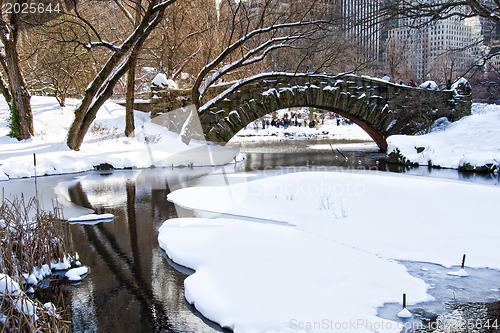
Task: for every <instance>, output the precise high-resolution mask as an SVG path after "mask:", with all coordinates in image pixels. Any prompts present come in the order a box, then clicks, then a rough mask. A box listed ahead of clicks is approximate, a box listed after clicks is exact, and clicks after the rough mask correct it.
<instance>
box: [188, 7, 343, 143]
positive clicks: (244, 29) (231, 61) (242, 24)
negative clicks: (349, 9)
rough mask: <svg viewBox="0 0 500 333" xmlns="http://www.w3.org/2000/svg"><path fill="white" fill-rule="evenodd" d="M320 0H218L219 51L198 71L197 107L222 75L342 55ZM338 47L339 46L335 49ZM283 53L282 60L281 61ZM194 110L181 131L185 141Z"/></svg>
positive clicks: (291, 67)
mask: <svg viewBox="0 0 500 333" xmlns="http://www.w3.org/2000/svg"><path fill="white" fill-rule="evenodd" d="M321 6H324V3H322V2H321V1H315V0H313V1H280V0H263V1H257V2H253V1H233V0H225V1H222V3H221V5H220V7H219V25H220V27H221V28H222V29H223V30H225V31H226V32H225V34H224V36H223V38H222V39H221V40H220V41H219V43H220V44H221V45H223V46H222V47H221V49H220V51H218V52H215V53H213V55H212V56H211V57H210V58H209V59H208V61H207V63H206V65H205V66H203V68H201V70H200V71H199V73H198V75H197V77H196V80H195V82H194V84H193V87H192V99H193V102H194V104H195V106H196V109H199V108H200V106H201V105H203V103H204V101H206V93H207V90H208V89H209V88H210V87H212V86H214V85H217V84H218V83H220V82H222V81H223V80H224V81H233V80H239V81H241V80H243V79H246V78H249V77H251V76H252V75H256V74H259V73H263V72H268V71H291V72H299V71H310V72H318V71H321V70H324V69H325V68H327V67H328V66H332V64H333V63H335V62H336V61H338V59H339V58H340V57H338V54H335V53H336V52H332V50H335V47H333V45H332V43H330V44H328V43H327V42H326V41H327V40H328V41H330V42H332V41H335V40H336V39H335V37H334V36H335V35H336V34H337V33H338V30H337V27H336V21H335V20H334V19H333V18H332V17H331V16H330V17H329V16H326V15H325V14H327V13H329V12H328V11H325V10H322V7H321ZM339 49H340V48H337V50H339ZM283 59H285V60H286V61H282V60H283ZM194 119H195V115H194V114H193V112H191V114H190V115H189V117H188V120H187V121H186V123H185V124H184V126H183V129H182V131H181V137H182V140H183V141H184V142H185V143H188V142H189V140H190V138H191V135H192V133H191V132H192V124H193V123H192V122H193V120H194Z"/></svg>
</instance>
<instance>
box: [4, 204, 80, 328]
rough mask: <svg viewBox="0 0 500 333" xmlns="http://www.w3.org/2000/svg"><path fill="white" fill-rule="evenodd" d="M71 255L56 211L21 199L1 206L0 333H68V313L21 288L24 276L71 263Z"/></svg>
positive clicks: (68, 239) (66, 233)
mask: <svg viewBox="0 0 500 333" xmlns="http://www.w3.org/2000/svg"><path fill="white" fill-rule="evenodd" d="M75 260H76V254H75V252H74V249H73V243H72V238H71V234H70V231H69V226H68V224H67V223H65V222H64V221H63V216H62V211H61V208H60V207H58V206H53V208H52V210H50V211H45V210H41V209H40V204H39V202H38V201H37V200H36V199H33V198H31V199H29V200H27V201H26V200H25V199H24V197H23V196H21V197H15V198H14V199H12V200H8V199H6V198H5V197H2V202H1V204H0V272H1V273H0V317H1V318H0V332H71V322H69V321H67V320H65V319H63V318H69V316H70V314H69V313H70V312H69V309H67V308H64V306H63V307H62V308H63V310H56V309H55V306H53V305H52V303H45V304H42V303H41V302H40V301H37V300H33V299H31V298H29V297H28V296H27V295H26V294H25V293H24V291H23V290H22V288H23V286H25V285H27V282H28V278H29V275H30V274H32V273H35V271H38V272H40V271H42V270H43V269H42V268H43V267H44V266H45V267H46V268H47V269H49V272H50V266H51V264H52V263H58V262H62V261H69V262H74V261H75Z"/></svg>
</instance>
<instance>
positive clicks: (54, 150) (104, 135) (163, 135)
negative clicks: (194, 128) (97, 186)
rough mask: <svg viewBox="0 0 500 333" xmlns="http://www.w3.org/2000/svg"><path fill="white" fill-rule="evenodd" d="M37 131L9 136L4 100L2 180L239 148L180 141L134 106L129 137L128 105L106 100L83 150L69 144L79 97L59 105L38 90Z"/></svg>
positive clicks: (218, 159)
mask: <svg viewBox="0 0 500 333" xmlns="http://www.w3.org/2000/svg"><path fill="white" fill-rule="evenodd" d="M31 102H32V109H33V119H34V129H35V135H34V137H33V138H32V139H29V140H23V141H17V140H16V139H13V138H10V137H8V136H7V134H8V133H9V128H8V126H7V125H8V122H7V119H8V117H9V111H8V107H7V104H6V103H5V101H4V99H3V98H1V101H0V161H1V165H0V180H6V179H12V178H22V177H32V176H34V175H35V170H34V166H33V154H34V153H35V154H36V160H37V170H36V173H37V175H39V176H41V175H54V174H64V173H75V172H82V171H87V170H92V169H94V168H95V167H96V166H99V165H102V164H109V165H111V166H113V167H114V168H128V167H135V168H147V167H150V166H152V165H154V166H157V167H162V166H172V165H174V166H177V165H195V166H197V165H208V164H211V163H212V162H213V163H214V164H225V163H228V162H231V161H232V160H233V158H234V157H235V156H236V154H237V153H236V152H235V151H232V150H229V149H225V148H223V147H220V146H211V147H209V148H208V147H207V146H206V144H205V143H202V142H197V141H195V140H192V141H191V143H190V144H189V146H187V145H185V144H184V143H182V141H181V140H180V139H179V138H178V134H176V133H173V132H169V131H168V130H167V129H166V128H164V127H162V126H158V125H156V124H152V123H151V122H150V119H149V115H148V114H145V113H142V112H135V114H134V117H135V125H136V131H135V137H133V138H128V137H125V136H124V134H123V132H124V128H125V108H124V107H122V106H119V105H117V104H115V103H113V102H111V101H108V102H106V103H105V104H104V105H103V106H102V107H101V109H100V110H99V112H98V113H97V118H96V120H95V121H94V124H93V125H92V126H91V128H90V129H89V132H88V133H87V135H86V137H85V140H84V142H83V144H82V147H81V149H80V151H72V150H70V149H69V148H68V147H67V146H66V135H67V132H68V129H69V127H70V125H71V122H72V121H73V110H74V108H75V107H76V105H77V103H78V101H77V100H68V101H67V105H68V106H67V107H64V108H61V107H60V106H59V105H58V103H57V101H56V100H55V98H52V97H38V96H34V97H32V99H31Z"/></svg>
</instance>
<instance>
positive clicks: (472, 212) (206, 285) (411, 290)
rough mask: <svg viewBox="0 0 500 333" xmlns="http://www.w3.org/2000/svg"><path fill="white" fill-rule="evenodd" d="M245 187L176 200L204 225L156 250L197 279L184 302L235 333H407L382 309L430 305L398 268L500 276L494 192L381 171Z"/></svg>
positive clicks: (173, 228) (203, 190)
mask: <svg viewBox="0 0 500 333" xmlns="http://www.w3.org/2000/svg"><path fill="white" fill-rule="evenodd" d="M243 175H245V174H240V176H243ZM247 175H248V176H249V177H248V179H247V180H248V181H246V182H245V181H242V180H244V179H245V178H242V177H235V178H232V177H229V178H227V179H226V178H225V181H229V182H232V183H233V184H231V185H229V186H202V187H191V188H186V189H181V190H178V191H175V192H172V193H171V194H169V196H168V199H169V200H171V201H173V202H175V203H176V204H178V205H180V206H182V207H187V208H192V209H196V210H200V211H199V213H198V216H205V218H181V219H173V220H169V221H166V222H165V223H164V224H163V226H162V227H161V228H160V231H159V238H158V239H159V244H160V246H161V247H162V248H163V249H165V251H166V253H167V254H168V256H169V257H170V258H171V259H173V260H174V261H175V262H176V263H178V264H181V265H184V266H187V267H190V268H192V269H194V270H195V271H196V272H195V273H194V274H192V275H190V276H189V277H188V278H187V279H186V280H185V293H186V295H185V296H186V299H187V300H188V302H190V303H193V304H194V305H195V307H196V308H197V309H198V310H200V312H201V313H202V314H203V315H204V316H206V317H207V318H209V319H211V320H214V321H216V322H218V323H220V324H221V325H222V326H227V327H230V328H233V329H234V331H235V332H237V333H238V332H306V331H307V332H310V331H312V332H337V331H350V332H352V331H360V332H373V331H376V332H400V331H401V328H402V327H403V325H404V322H401V321H400V322H397V321H396V320H397V317H396V313H397V312H399V310H400V309H401V308H399V309H398V310H397V311H396V312H395V313H394V318H393V320H387V319H382V318H380V317H377V308H379V307H381V306H382V305H383V304H384V303H393V302H401V298H402V294H403V293H406V294H407V295H408V303H409V304H410V305H411V304H415V303H417V302H423V301H428V300H430V299H432V296H431V295H430V294H429V288H432V287H431V286H429V285H426V283H424V282H423V281H422V280H420V279H417V278H415V277H413V276H411V275H410V274H409V273H408V271H407V269H406V268H405V267H404V266H403V265H402V264H400V263H399V262H398V261H396V260H411V261H415V262H432V263H437V264H441V265H444V266H445V267H444V268H443V270H444V271H445V272H444V277H443V278H444V279H446V278H448V279H468V278H470V277H456V276H452V275H448V274H446V273H447V272H456V271H457V268H456V267H451V266H452V265H460V263H461V260H462V255H463V254H467V258H468V261H467V265H466V268H465V269H466V270H467V267H490V268H496V269H500V261H499V259H498V253H499V252H500V243H499V242H498V239H499V238H500V224H498V223H496V219H495V216H498V205H497V202H498V201H499V200H500V190H499V189H498V188H497V187H494V186H484V185H477V184H469V183H460V182H455V181H446V180H437V179H432V178H422V177H413V176H405V175H399V174H388V173H383V172H373V171H372V172H368V171H351V172H306V173H290V174H285V175H278V176H272V177H268V178H260V179H258V178H257V179H255V178H254V177H251V176H253V174H247ZM204 212H205V213H204ZM206 212H216V213H224V215H223V216H222V218H215V219H213V218H211V219H209V218H206V214H207V213H206ZM234 215H238V216H245V217H252V218H254V219H248V218H247V219H235V218H234ZM422 269H423V270H425V268H422ZM471 270H472V269H471ZM471 274H473V273H471ZM491 293H495V295H496V294H498V295H497V297H500V291H499V290H497V291H493V290H492V291H491ZM456 296H457V297H458V298H460V294H457V295H456ZM410 309H411V308H410ZM353 325H354V326H353Z"/></svg>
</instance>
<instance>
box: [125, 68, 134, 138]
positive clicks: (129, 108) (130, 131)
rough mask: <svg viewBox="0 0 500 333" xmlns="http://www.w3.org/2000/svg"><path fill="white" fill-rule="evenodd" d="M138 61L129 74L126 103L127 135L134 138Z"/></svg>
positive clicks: (129, 70)
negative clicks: (136, 69) (136, 68)
mask: <svg viewBox="0 0 500 333" xmlns="http://www.w3.org/2000/svg"><path fill="white" fill-rule="evenodd" d="M136 64H137V61H136V60H134V61H133V62H132V64H131V65H130V68H129V69H128V72H127V95H126V101H125V135H126V136H128V137H132V136H134V130H135V124H134V91H135V67H136Z"/></svg>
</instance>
